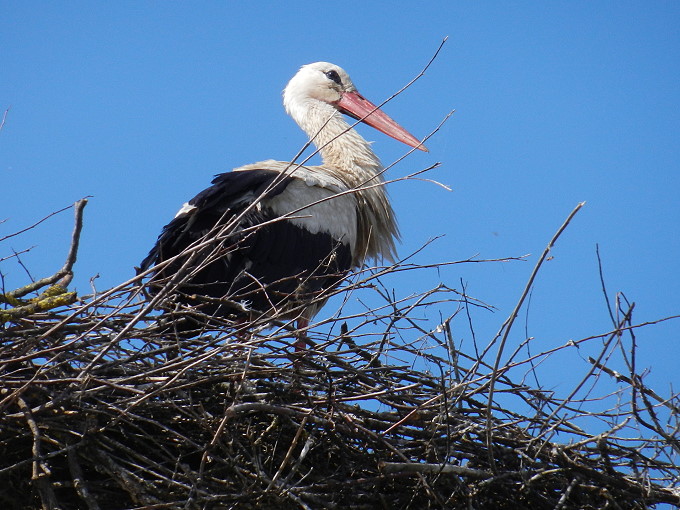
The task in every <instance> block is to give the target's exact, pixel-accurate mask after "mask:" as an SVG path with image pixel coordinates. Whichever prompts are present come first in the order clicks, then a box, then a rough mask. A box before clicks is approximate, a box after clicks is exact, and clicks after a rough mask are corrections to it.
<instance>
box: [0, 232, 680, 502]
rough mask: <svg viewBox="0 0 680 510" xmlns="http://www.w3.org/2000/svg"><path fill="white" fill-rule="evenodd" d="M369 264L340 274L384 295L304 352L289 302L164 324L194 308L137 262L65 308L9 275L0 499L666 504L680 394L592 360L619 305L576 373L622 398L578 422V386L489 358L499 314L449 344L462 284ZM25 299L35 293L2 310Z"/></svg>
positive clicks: (335, 323)
mask: <svg viewBox="0 0 680 510" xmlns="http://www.w3.org/2000/svg"><path fill="white" fill-rule="evenodd" d="M76 249H77V243H76ZM67 266H68V262H67ZM404 269H405V267H403V266H402V267H401V268H399V267H392V268H389V272H398V271H399V270H404ZM406 269H408V268H406ZM410 269H413V268H410ZM69 271H70V267H66V273H68V272H69ZM57 278H63V275H62V274H61V273H59V274H58V275H57ZM378 282H379V280H376V273H370V274H369V275H367V276H366V278H364V279H361V280H355V282H354V284H353V285H350V288H356V287H364V292H373V293H375V294H378V295H379V296H380V298H381V299H383V300H384V303H383V305H381V306H376V307H374V308H372V309H371V310H370V311H367V313H365V314H363V315H357V314H352V315H351V316H343V315H342V314H337V315H336V316H335V317H334V318H333V319H329V320H326V321H324V322H323V323H319V324H317V325H315V326H314V327H313V328H312V329H310V332H309V334H308V338H307V342H308V349H307V350H306V351H305V352H296V351H294V350H293V349H292V348H291V346H290V345H291V343H292V336H293V333H292V332H291V328H290V325H289V324H288V323H287V322H286V321H283V320H281V321H278V322H276V321H274V322H273V323H272V321H271V320H267V322H262V321H253V322H252V323H248V324H230V323H229V322H228V321H225V322H223V323H222V324H219V327H211V328H208V330H206V331H205V333H204V334H202V335H200V336H198V337H196V338H183V337H181V336H178V335H176V334H175V333H174V331H173V328H172V324H173V322H174V321H175V320H176V319H177V318H178V317H181V315H182V314H183V313H192V314H193V317H194V319H196V312H195V311H194V312H187V311H180V312H176V313H164V314H162V315H158V313H157V312H154V311H153V309H152V308H153V307H151V306H149V303H147V302H146V301H145V300H144V299H142V287H141V286H140V285H139V279H135V280H133V281H131V282H127V283H125V284H122V285H121V286H119V287H118V288H116V289H112V290H110V291H108V292H106V293H103V294H101V295H98V296H90V297H85V298H81V299H80V300H77V301H75V302H72V303H71V304H67V305H65V306H63V303H59V304H61V305H62V307H61V308H59V309H53V308H51V307H50V306H48V305H46V304H44V300H45V299H48V298H51V297H54V296H46V295H44V294H45V293H43V294H41V295H39V296H38V297H36V298H34V300H33V301H32V302H31V303H27V302H22V303H18V302H17V300H18V299H19V298H18V297H17V296H18V295H19V294H21V295H24V294H23V293H17V292H15V293H6V294H5V297H6V299H5V301H6V302H7V304H6V306H5V308H6V313H5V316H4V318H5V320H6V321H7V323H6V327H5V329H4V330H2V337H1V338H2V339H1V341H0V388H2V389H1V390H0V391H1V394H0V406H1V410H2V412H1V413H0V458H1V459H2V462H1V463H0V486H1V487H2V488H3V490H2V491H0V503H2V504H4V506H5V507H7V508H44V509H53V508H54V509H56V508H60V509H82V508H88V509H132V508H139V509H141V508H148V509H151V508H153V509H161V508H187V509H193V508H206V509H211V508H244V509H247V508H258V509H267V508H271V509H287V508H290V509H300V508H302V509H316V508H323V509H326V508H328V509H333V508H338V509H339V508H357V509H361V508H365V509H374V508H386V509H389V508H404V509H407V508H412V509H421V508H498V509H503V508H508V509H510V508H512V509H522V508H527V509H528V508H531V509H543V508H546V509H548V508H549V509H566V508H579V509H601V508H614V509H616V508H621V509H623V508H626V509H628V508H649V507H653V506H654V505H657V504H661V503H669V504H673V505H679V504H680V492H679V490H678V487H677V484H678V477H679V475H680V469H679V468H678V466H677V465H676V464H677V463H676V462H674V460H675V459H677V455H678V452H680V444H679V442H678V439H677V436H676V435H675V434H676V432H677V430H678V407H679V406H678V402H679V399H678V397H677V396H672V397H671V398H661V397H659V396H658V395H657V394H656V393H655V392H654V391H652V390H651V389H650V388H647V387H646V386H645V385H644V384H643V381H642V378H641V377H639V376H638V375H637V374H635V373H634V372H631V373H630V374H628V375H625V374H622V373H620V372H614V371H613V370H612V369H611V368H610V367H609V366H608V365H607V364H606V363H605V362H604V360H607V362H608V363H609V362H610V360H611V359H612V358H611V357H610V356H608V354H610V353H611V350H612V349H613V346H614V345H616V346H620V345H622V338H623V335H624V333H625V332H627V331H630V327H629V326H630V320H631V312H632V309H631V308H628V309H627V310H625V311H624V312H623V313H622V316H621V323H620V325H619V327H618V328H616V329H615V330H614V331H612V332H609V333H608V334H607V335H600V336H597V337H596V338H599V339H601V340H602V341H600V344H601V345H603V347H602V350H601V353H602V355H601V356H599V357H596V358H594V359H592V360H590V365H591V367H590V369H589V371H588V372H587V377H586V380H588V379H589V378H612V380H616V381H617V382H618V384H619V385H620V390H619V392H618V393H617V395H616V399H617V401H618V402H619V404H618V407H616V408H611V407H609V408H606V409H603V410H602V411H601V414H600V415H599V418H600V419H601V420H600V421H601V422H602V423H606V424H608V426H607V427H604V430H603V429H602V427H600V429H599V430H598V431H597V432H589V431H587V430H585V429H584V428H583V427H581V426H580V425H579V424H578V420H577V419H576V416H577V415H580V414H582V413H583V411H582V404H583V403H584V402H585V398H584V399H583V400H579V398H581V397H579V396H578V392H577V391H574V392H573V394H571V395H569V396H568V397H566V398H557V397H556V396H554V395H552V394H550V393H546V392H544V391H540V390H539V389H537V388H531V387H529V386H528V385H526V384H525V383H516V382H514V381H513V380H512V377H511V374H512V371H511V370H510V368H511V365H512V366H516V365H517V364H520V365H521V364H528V363H530V362H531V360H532V359H534V357H528V358H527V359H525V360H522V361H517V359H515V360H514V361H512V363H511V362H510V361H508V363H504V362H500V361H499V360H500V359H501V356H500V353H501V352H502V345H503V344H504V340H505V338H506V336H507V333H506V331H508V332H509V327H510V326H511V324H508V323H507V322H506V324H504V326H503V328H502V329H501V332H500V333H499V336H498V337H497V338H496V339H495V340H494V341H493V342H491V343H490V344H489V346H488V348H487V349H485V350H484V351H482V352H475V353H474V354H473V353H468V352H463V351H462V350H461V349H459V348H457V347H456V345H455V342H454V339H453V337H452V335H451V330H450V324H451V321H452V320H455V319H456V317H457V314H458V312H461V320H462V319H464V318H465V313H464V312H465V310H466V309H467V307H468V306H471V305H472V304H473V303H472V301H471V299H470V298H469V297H468V296H465V295H464V293H461V292H456V291H455V290H453V289H449V288H447V287H445V286H443V285H442V286H439V287H437V288H435V289H431V290H429V291H427V292H424V293H421V294H419V295H415V296H410V297H409V298H408V299H402V300H399V299H395V298H392V297H389V293H386V292H383V291H381V289H380V286H379V285H378V284H377V283H378ZM48 283H50V282H48ZM51 283H54V282H52V281H51ZM62 283H63V282H62ZM367 287H370V288H368V289H366V288H367ZM62 290H63V289H62ZM32 291H36V289H35V288H33V289H32ZM51 292H52V293H53V294H58V295H62V296H63V295H65V293H64V292H62V293H61V294H60V293H59V292H56V291H54V290H53V291H51ZM343 292H346V290H345V291H343ZM8 296H9V297H8ZM10 298H11V299H10ZM41 299H42V300H43V301H41ZM68 299H69V300H72V298H68ZM12 300H13V301H12ZM10 302H12V303H13V304H10ZM41 303H42V304H41ZM52 304H54V303H52ZM442 304H446V305H450V304H454V305H455V306H454V308H455V311H454V312H452V313H449V314H448V315H445V316H444V318H443V319H442V320H441V321H440V323H439V325H438V327H436V328H429V327H427V328H424V327H421V326H420V325H419V324H420V323H419V321H420V319H421V318H422V312H423V311H424V310H425V309H426V308H427V307H430V308H431V307H432V306H439V305H442ZM22 306H23V307H27V306H32V308H30V310H29V309H25V313H21V314H18V313H15V314H12V313H9V312H10V311H11V310H16V309H18V308H21V307H22ZM444 308H445V307H444ZM199 319H200V317H199ZM202 319H204V320H205V321H206V322H208V321H209V319H210V318H208V317H203V318H202ZM465 320H467V319H465ZM348 325H350V326H351V329H349V328H348ZM589 340H591V339H583V340H580V341H579V342H583V344H585V343H587V342H588V341H589ZM492 347H493V348H492ZM567 348H568V346H565V347H564V349H567ZM561 352H562V349H556V350H554V351H553V352H551V353H548V354H545V353H544V354H543V355H544V356H559V355H560V353H561ZM592 398H593V397H592V394H590V395H589V396H588V399H589V400H592ZM631 403H632V404H633V405H632V406H631Z"/></svg>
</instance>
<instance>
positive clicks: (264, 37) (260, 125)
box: [0, 0, 680, 392]
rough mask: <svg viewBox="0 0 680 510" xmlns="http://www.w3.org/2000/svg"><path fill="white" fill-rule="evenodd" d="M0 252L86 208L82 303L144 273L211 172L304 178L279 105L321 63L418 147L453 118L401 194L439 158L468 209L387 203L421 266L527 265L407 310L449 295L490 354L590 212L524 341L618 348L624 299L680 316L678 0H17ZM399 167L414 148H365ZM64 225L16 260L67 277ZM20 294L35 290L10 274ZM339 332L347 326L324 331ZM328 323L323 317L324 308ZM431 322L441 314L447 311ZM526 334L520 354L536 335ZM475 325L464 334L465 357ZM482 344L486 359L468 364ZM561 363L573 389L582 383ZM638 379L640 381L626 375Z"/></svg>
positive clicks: (450, 196)
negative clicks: (73, 208)
mask: <svg viewBox="0 0 680 510" xmlns="http://www.w3.org/2000/svg"><path fill="white" fill-rule="evenodd" d="M0 19H2V30H0V109H2V111H4V110H5V109H6V108H8V107H11V109H10V111H9V114H8V115H7V121H6V124H5V126H4V128H3V130H2V131H1V132H0V197H1V198H2V200H1V202H0V219H6V221H5V222H4V223H2V224H0V237H2V235H4V234H7V233H10V232H14V231H16V230H19V229H21V228H23V227H25V226H27V225H29V224H31V223H32V222H34V221H35V220H38V219H40V218H42V217H43V216H45V215H46V214H48V213H50V212H52V211H54V210H56V209H59V208H61V207H63V206H65V205H68V204H70V203H72V202H74V201H75V200H77V199H79V198H81V197H84V196H86V195H92V196H93V198H92V199H91V201H90V204H89V205H88V207H87V208H86V215H85V230H84V233H83V238H82V246H81V250H80V256H79V260H78V263H77V266H76V278H75V286H76V287H77V289H78V291H79V292H80V293H83V294H85V293H88V292H89V291H90V289H89V280H90V278H91V277H92V276H94V275H96V274H99V275H100V277H99V279H98V280H97V287H98V288H99V289H100V290H101V289H105V288H107V287H110V286H112V285H114V284H117V283H119V282H121V281H124V280H126V279H128V278H130V277H131V276H132V275H133V269H132V268H133V266H135V265H137V264H138V263H139V262H140V260H141V259H142V258H143V257H144V255H145V254H146V252H147V251H148V249H149V248H150V246H151V245H152V244H153V242H154V240H155V237H156V235H157V234H158V232H159V230H160V228H161V227H162V226H163V225H164V224H165V223H166V222H167V221H168V220H169V219H170V218H171V217H172V215H173V214H174V213H175V211H176V210H177V209H178V207H179V206H180V205H181V204H182V203H183V202H184V201H185V200H187V199H188V198H190V197H191V196H193V195H194V194H195V193H196V192H198V191H200V190H201V189H202V188H204V187H206V186H207V185H208V183H209V181H210V179H211V177H212V175H213V174H216V173H219V172H224V171H228V170H229V169H231V168H233V167H236V166H240V165H243V164H246V163H250V162H255V161H260V160H263V159H268V158H274V159H281V160H288V159H290V158H291V157H292V156H293V155H294V154H295V153H296V152H297V150H298V149H299V147H300V146H301V144H302V143H303V142H304V141H305V139H304V135H303V134H302V132H301V131H299V130H298V129H297V127H296V126H295V125H294V123H293V122H292V121H291V120H290V119H289V118H288V117H287V116H286V114H285V112H284V111H283V108H282V106H281V91H282V89H283V87H284V86H285V84H286V83H287V81H288V79H289V78H290V77H291V76H292V75H293V74H294V73H295V72H296V70H297V68H298V67H299V66H300V65H302V64H306V63H309V62H313V61H317V60H327V61H331V62H334V63H336V64H339V65H341V66H342V67H344V68H345V69H346V70H347V71H348V72H349V73H350V75H351V76H352V78H353V80H354V82H355V83H356V84H357V86H358V87H359V90H360V91H361V92H362V93H363V94H364V95H365V96H366V97H368V98H370V99H372V100H373V101H374V102H380V101H382V100H383V99H385V98H386V97H388V96H389V95H391V94H392V93H393V92H395V91H396V90H398V89H399V88H401V87H402V86H403V85H404V84H405V83H406V82H408V80H410V79H411V78H412V77H413V76H415V74H416V73H417V72H418V71H419V70H420V69H421V68H422V67H423V66H424V64H425V63H426V62H427V61H428V60H429V58H430V57H431V56H432V54H433V52H434V51H435V49H436V48H437V46H438V44H439V42H440V40H441V39H442V38H443V37H444V36H449V42H448V43H447V44H446V46H445V48H444V50H443V51H442V53H441V55H440V56H439V58H438V59H437V61H436V62H435V63H434V64H433V66H432V68H431V69H430V70H429V71H428V73H427V74H426V75H425V77H424V78H423V79H421V80H420V81H419V82H418V83H417V84H416V85H414V86H413V87H412V88H411V89H409V90H408V91H407V92H406V93H405V94H403V95H401V96H400V97H398V98H397V99H396V100H395V101H393V102H392V103H390V104H389V105H387V106H386V107H385V110H386V111H387V112H388V113H389V114H390V115H391V116H392V117H394V118H395V119H396V120H397V121H398V122H399V123H401V124H402V125H403V126H405V127H406V128H407V129H409V130H410V131H411V132H413V133H414V134H416V135H418V136H424V135H425V134H427V133H428V132H429V131H431V130H432V129H433V128H434V127H435V126H436V125H437V124H438V123H439V121H440V120H441V119H442V118H443V117H444V115H445V114H446V113H447V112H448V111H449V110H451V109H454V108H455V109H456V113H455V114H454V116H453V117H452V118H451V119H450V120H449V122H448V123H447V124H446V125H445V126H444V127H443V128H442V129H441V131H440V132H439V133H437V134H436V135H435V136H434V137H433V138H432V139H431V140H430V141H429V142H428V147H429V149H430V153H429V154H420V153H419V154H414V155H413V156H412V157H410V158H409V159H407V160H406V161H404V162H402V163H400V164H399V165H398V166H397V167H395V168H394V169H393V170H391V176H393V177H396V176H401V175H405V174H407V173H409V172H410V171H413V170H417V169H420V168H424V167H426V166H428V165H430V164H432V163H434V162H437V161H439V162H441V163H442V166H441V168H439V169H437V170H435V171H433V172H432V173H431V174H430V177H431V178H434V179H437V180H439V181H441V182H444V183H446V184H447V185H449V186H451V188H452V189H453V191H452V192H446V191H444V190H442V189H441V188H439V187H436V186H434V185H432V184H427V183H421V182H406V183H399V184H396V185H394V186H391V188H390V193H391V196H392V199H393V203H394V207H395V209H396V211H397V214H398V216H399V221H400V225H401V229H402V234H403V238H404V242H403V244H402V245H401V247H400V253H401V254H406V253H408V252H410V251H412V250H414V249H416V248H417V247H419V246H420V245H422V244H423V243H425V242H426V241H427V240H428V239H431V238H433V237H435V236H441V235H443V236H444V237H443V238H441V239H439V240H438V241H437V242H435V243H434V244H433V245H431V246H430V247H429V248H427V250H425V251H424V252H423V253H422V254H421V255H420V256H419V258H418V261H419V262H422V263H431V262H437V261H448V260H457V259H465V258H468V257H471V256H473V255H476V254H478V255H479V256H480V257H482V258H497V257H507V256H519V255H524V254H531V256H530V257H529V261H528V262H524V263H522V262H517V263H509V264H476V265H468V266H453V267H450V268H447V269H446V270H442V271H441V272H440V273H437V272H435V271H431V272H429V273H428V272H426V273H421V274H418V275H412V276H409V275H406V276H404V277H403V279H402V280H401V281H397V282H395V285H396V286H397V293H399V294H401V295H404V294H408V293H409V292H411V291H416V290H425V289H426V288H429V287H430V286H432V285H435V284H436V283H438V282H439V281H444V282H446V283H448V284H449V285H451V286H455V287H457V288H459V287H460V279H462V280H463V281H464V282H465V283H466V285H467V289H468V292H469V293H470V294H471V295H473V296H475V297H477V298H479V299H482V300H483V301H485V302H487V303H490V304H492V305H494V306H496V307H497V308H498V311H497V312H496V313H493V314H491V313H482V312H475V316H474V317H473V319H474V322H475V327H476V333H477V336H478V339H479V341H480V343H482V344H484V343H486V340H488V338H490V337H491V336H493V334H494V333H495V332H496V330H497V329H498V327H499V325H500V324H501V323H502V322H503V320H504V319H505V317H506V316H507V315H508V314H509V313H510V311H511V309H512V307H513V305H514V303H515V301H516V300H517V298H518V297H519V295H520V293H521V290H522V288H523V286H524V284H525V282H526V280H527V278H528V276H529V273H530V271H531V269H532V267H533V265H534V263H535V262H536V260H537V257H538V256H539V255H540V253H541V251H542V250H543V248H544V246H545V245H546V243H547V242H548V240H549V239H550V237H551V236H552V235H553V233H554V232H555V230H556V229H557V228H558V227H559V225H560V224H561V223H562V221H563V220H564V218H565V217H566V216H567V214H568V213H569V212H570V211H571V210H572V209H573V207H574V206H575V205H576V204H577V203H578V202H580V201H586V202H587V205H586V207H585V208H584V209H583V210H582V211H581V212H580V213H579V214H578V215H577V217H576V218H575V220H574V221H573V223H572V225H571V226H570V227H569V228H568V230H567V231H566V232H565V234H564V235H563V237H562V238H561V239H560V240H559V242H558V244H557V246H556V248H555V249H554V251H553V253H552V256H553V257H554V258H553V259H552V260H550V261H549V262H547V263H546V264H545V266H544V267H543V270H542V272H541V273H540V276H539V278H538V280H537V283H536V286H535V289H534V292H533V294H532V299H531V303H530V308H529V314H528V322H527V323H526V328H527V329H526V331H527V332H528V334H529V335H531V336H535V337H537V339H538V340H537V342H539V343H537V344H536V345H537V346H539V345H540V346H546V347H547V346H550V345H559V344H561V343H563V342H564V341H565V340H567V339H569V338H573V339H577V338H580V337H582V336H586V335H590V334H594V333H602V332H605V331H607V330H609V329H611V323H610V320H609V318H608V314H607V311H606V308H605V303H604V299H603V297H602V293H601V289H600V282H599V277H598V271H597V260H596V256H595V245H596V243H599V245H600V251H601V256H602V259H603V264H604V272H605V277H606V282H607V285H608V290H609V291H610V293H611V295H612V299H613V293H614V292H615V291H623V292H625V294H626V296H627V297H628V299H630V300H632V301H635V302H636V303H637V306H636V311H635V315H634V318H635V321H636V322H642V321H647V320H655V319H659V318H663V317H665V316H668V315H673V314H678V313H680V271H679V270H678V262H679V261H680V235H679V232H678V230H679V229H678V223H679V222H680V200H679V196H678V195H679V193H680V180H679V177H678V176H679V175H680V172H679V170H680V106H679V105H680V30H679V29H678V27H680V4H678V3H675V2H616V3H615V2H561V3H556V2H550V3H545V2H515V3H513V4H512V5H511V6H508V5H507V4H506V3H497V4H496V3H493V2H491V3H479V2H444V1H442V2H429V3H428V2H423V3H419V4H414V3H408V4H406V3H405V4H403V5H402V6H400V7H396V6H395V3H394V2H356V3H352V2H343V3H323V2H316V1H315V2H260V3H245V2H201V3H185V2H139V1H134V2H132V1H118V2H94V1H88V2H82V1H74V2H64V3H62V2H32V1H23V2H10V1H6V0H5V1H0ZM362 133H363V134H364V135H365V136H366V137H367V138H369V139H371V140H374V141H375V145H374V147H375V150H376V152H377V153H378V154H379V155H380V156H381V158H382V160H383V162H384V163H390V162H392V161H393V160H394V159H396V158H397V157H399V156H400V155H402V154H403V153H404V152H405V147H403V146H400V144H398V143H397V142H395V141H394V140H391V139H389V138H387V137H385V136H383V135H382V134H380V133H377V132H375V131H372V130H370V129H363V130H362ZM71 224H72V215H71V213H70V212H69V213H65V214H62V215H60V216H58V217H56V218H54V219H52V220H50V221H49V222H47V223H45V224H43V225H42V226H41V227H40V228H38V229H36V230H35V231H33V232H30V233H28V234H27V235H25V236H22V237H17V238H13V239H12V240H8V241H6V242H5V243H2V244H1V245H0V258H2V257H5V256H7V255H9V254H11V250H12V249H14V250H21V249H24V248H28V247H31V246H35V247H34V248H33V249H32V251H31V252H30V253H27V254H25V255H23V256H22V260H23V262H24V264H25V265H26V266H27V267H28V268H29V269H30V270H31V271H32V273H33V275H34V276H35V277H39V276H44V275H47V274H52V273H53V272H54V271H55V270H56V269H57V268H58V267H60V266H61V264H62V263H63V260H64V257H65V253H66V250H67V247H68V242H69V236H70V231H71ZM0 271H2V272H3V274H5V277H6V281H7V285H8V286H9V287H13V286H18V285H21V284H23V283H26V277H25V275H24V273H23V270H22V269H21V268H20V267H19V266H18V265H17V264H16V262H15V261H13V260H10V261H7V262H2V263H0ZM328 313H330V312H328ZM321 314H322V315H323V314H324V312H323V311H322V312H321ZM435 315H436V314H435ZM525 319H526V316H525V314H524V312H523V314H522V317H521V321H520V323H518V327H517V329H516V330H515V333H514V334H513V335H512V337H511V340H510V341H511V343H512V346H513V347H514V345H516V344H517V342H519V341H521V340H522V339H523V338H524V334H525ZM463 326H464V323H463V322H461V323H459V324H458V325H457V326H456V327H457V328H458V329H457V330H456V331H455V332H454V336H455V337H456V338H457V339H463V338H468V340H467V341H468V342H469V334H468V333H467V331H466V330H465V329H464V327H463ZM679 333H680V321H678V320H676V321H672V322H670V323H665V324H663V325H659V326H653V327H650V328H646V329H643V330H641V331H639V332H638V342H639V349H640V351H639V359H638V366H639V367H650V368H651V370H652V374H651V376H650V379H649V380H650V381H651V382H653V383H655V384H656V385H657V386H658V385H660V386H661V389H663V390H664V392H665V391H666V390H667V389H668V383H675V385H676V386H677V384H678V382H680V378H679V377H678V375H677V373H678V371H677V364H678V359H680V347H679V346H678V340H679V337H680V335H679ZM467 345H468V346H469V343H468V344H467ZM572 361H573V362H574V364H573V365H566V364H565V365H563V366H560V367H557V370H556V371H555V372H554V373H553V374H552V376H553V379H550V378H549V375H548V376H546V377H548V380H547V381H545V384H546V385H547V386H549V387H551V388H555V389H558V391H568V390H569V389H570V388H571V386H570V385H569V384H568V383H566V382H563V381H564V380H566V379H567V378H568V376H569V375H571V373H572V372H573V373H576V374H580V373H583V371H584V370H585V369H587V365H586V364H585V363H583V362H582V361H580V360H579V359H578V356H576V358H575V359H574V360H572ZM619 368H623V367H619Z"/></svg>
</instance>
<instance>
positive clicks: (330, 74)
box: [324, 70, 342, 85]
mask: <svg viewBox="0 0 680 510" xmlns="http://www.w3.org/2000/svg"><path fill="white" fill-rule="evenodd" d="M324 74H325V75H326V78H328V79H329V80H331V81H334V82H335V83H337V84H338V85H342V80H341V79H340V75H339V74H338V72H337V71H334V70H331V71H326V72H325V73H324Z"/></svg>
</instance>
